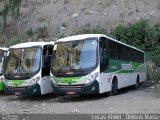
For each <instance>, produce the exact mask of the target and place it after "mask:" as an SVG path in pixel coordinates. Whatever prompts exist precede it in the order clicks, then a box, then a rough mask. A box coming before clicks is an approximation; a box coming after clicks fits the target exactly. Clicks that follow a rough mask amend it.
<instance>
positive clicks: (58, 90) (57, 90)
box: [52, 80, 99, 95]
mask: <svg viewBox="0 0 160 120" xmlns="http://www.w3.org/2000/svg"><path fill="white" fill-rule="evenodd" d="M52 87H53V93H54V94H62V95H85V94H99V83H98V81H97V80H94V81H93V82H91V83H89V84H83V85H82V84H81V85H58V84H53V83H52Z"/></svg>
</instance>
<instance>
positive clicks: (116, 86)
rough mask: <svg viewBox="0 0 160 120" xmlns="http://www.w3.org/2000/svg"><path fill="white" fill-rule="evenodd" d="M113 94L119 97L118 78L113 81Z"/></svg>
mask: <svg viewBox="0 0 160 120" xmlns="http://www.w3.org/2000/svg"><path fill="white" fill-rule="evenodd" d="M111 94H112V95H117V94H118V81H117V78H114V79H113V81H112V87H111Z"/></svg>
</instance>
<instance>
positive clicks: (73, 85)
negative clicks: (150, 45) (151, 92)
mask: <svg viewBox="0 0 160 120" xmlns="http://www.w3.org/2000/svg"><path fill="white" fill-rule="evenodd" d="M50 78H51V81H52V87H53V91H54V93H55V94H101V93H105V92H109V91H110V92H111V93H112V94H113V95H115V94H117V93H118V89H120V88H124V87H127V86H132V85H135V86H136V87H137V86H138V85H139V84H140V83H141V82H143V81H145V79H146V68H145V61H144V52H143V51H142V50H140V49H137V48H135V47H132V46H129V45H127V44H124V43H122V42H120V41H117V40H115V39H112V38H110V37H108V36H106V35H102V34H84V35H77V36H70V37H66V38H62V39H59V40H57V41H56V42H55V45H54V48H53V58H52V62H51V77H50Z"/></svg>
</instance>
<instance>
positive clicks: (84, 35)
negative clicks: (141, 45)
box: [56, 34, 144, 52]
mask: <svg viewBox="0 0 160 120" xmlns="http://www.w3.org/2000/svg"><path fill="white" fill-rule="evenodd" d="M91 37H96V38H98V39H99V38H100V37H105V38H108V39H110V40H112V41H115V42H117V43H120V44H122V45H125V46H128V47H130V48H133V49H136V50H138V51H141V52H144V51H142V50H140V49H138V48H136V47H133V46H130V45H127V44H125V43H123V42H121V41H118V40H116V39H113V38H111V37H108V36H106V35H104V34H82V35H74V36H69V37H65V38H62V39H59V40H57V41H56V42H67V41H74V40H83V39H86V38H91Z"/></svg>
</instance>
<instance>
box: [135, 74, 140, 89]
mask: <svg viewBox="0 0 160 120" xmlns="http://www.w3.org/2000/svg"><path fill="white" fill-rule="evenodd" d="M139 85H140V83H139V75H138V76H137V81H136V84H135V85H134V89H137V88H139Z"/></svg>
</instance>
